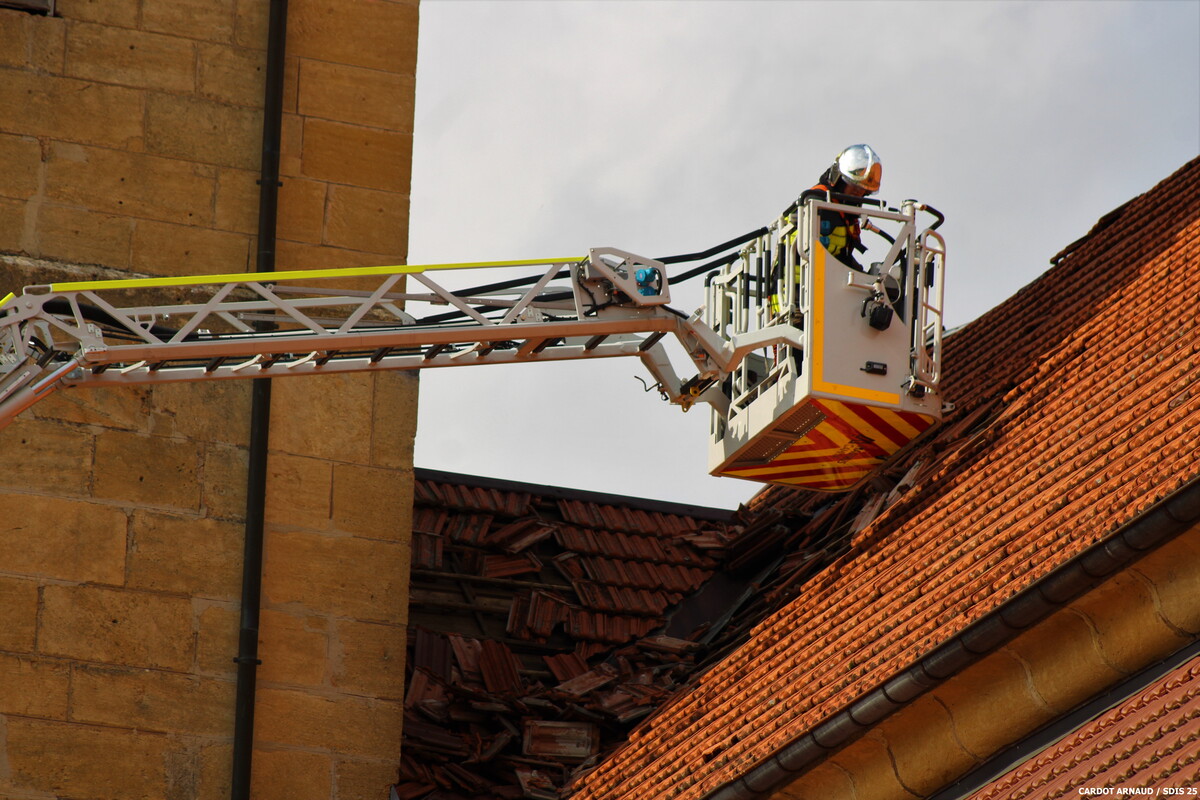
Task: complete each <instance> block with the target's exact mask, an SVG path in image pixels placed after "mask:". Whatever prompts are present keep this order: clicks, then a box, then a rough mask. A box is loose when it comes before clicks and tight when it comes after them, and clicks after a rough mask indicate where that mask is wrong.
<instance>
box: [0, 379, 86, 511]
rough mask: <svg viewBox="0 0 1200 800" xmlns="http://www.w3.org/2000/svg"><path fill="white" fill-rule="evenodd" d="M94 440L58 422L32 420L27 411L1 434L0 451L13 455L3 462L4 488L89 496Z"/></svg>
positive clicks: (1, 480) (0, 474) (0, 475)
mask: <svg viewBox="0 0 1200 800" xmlns="http://www.w3.org/2000/svg"><path fill="white" fill-rule="evenodd" d="M60 394H61V393H60ZM51 397H52V398H53V397H57V395H51ZM43 402H48V401H43ZM38 410H39V411H40V410H42V409H40V408H39V409H38ZM93 438H94V437H93V436H92V435H91V434H90V433H88V432H86V431H81V430H79V429H78V428H75V427H72V426H69V425H62V424H60V423H58V422H57V421H53V420H40V419H31V418H30V417H29V415H28V412H26V414H23V415H22V416H20V417H18V418H17V419H16V420H14V421H13V422H12V424H10V425H9V427H7V428H5V429H4V430H3V431H0V448H4V452H5V453H8V454H9V455H8V458H5V459H0V486H4V487H9V488H11V489H15V490H16V491H18V492H46V493H49V494H57V495H71V496H74V497H85V496H86V495H87V494H88V483H89V476H90V474H91V468H92V447H93V445H94V443H93Z"/></svg>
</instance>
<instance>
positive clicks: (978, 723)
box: [934, 650, 1054, 758]
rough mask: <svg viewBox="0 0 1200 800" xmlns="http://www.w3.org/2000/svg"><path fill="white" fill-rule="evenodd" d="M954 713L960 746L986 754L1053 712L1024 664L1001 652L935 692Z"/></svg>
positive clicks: (978, 756)
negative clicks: (1037, 690) (1036, 690)
mask: <svg viewBox="0 0 1200 800" xmlns="http://www.w3.org/2000/svg"><path fill="white" fill-rule="evenodd" d="M934 696H935V697H936V698H937V699H939V700H940V701H941V702H942V704H943V705H944V706H945V707H946V709H947V710H948V711H949V712H950V717H951V719H952V721H953V724H954V732H955V735H956V736H957V737H958V741H959V742H960V743H961V744H962V746H963V747H964V748H965V749H966V750H967V752H969V753H971V754H972V755H973V756H975V757H977V758H985V757H987V756H990V755H991V754H992V753H995V752H997V751H998V750H1000V749H1001V748H1002V747H1005V746H1007V745H1008V744H1010V743H1012V742H1015V741H1018V740H1019V739H1021V738H1022V737H1023V736H1025V735H1026V734H1028V733H1029V732H1031V731H1033V730H1034V729H1036V728H1037V727H1039V726H1040V725H1043V724H1045V723H1046V722H1049V721H1050V719H1052V718H1053V716H1054V713H1053V712H1052V711H1051V710H1050V709H1049V708H1047V707H1046V705H1045V703H1044V702H1043V701H1042V698H1041V697H1040V696H1038V694H1037V692H1035V691H1034V689H1033V684H1032V682H1031V681H1030V678H1029V675H1028V673H1027V672H1026V667H1025V665H1024V664H1023V663H1022V662H1021V661H1020V659H1018V658H1017V657H1016V656H1014V655H1013V654H1011V653H1009V652H1007V651H1004V650H1001V651H998V652H996V653H993V654H992V655H990V656H988V657H987V658H985V659H983V660H982V661H979V662H977V663H975V664H973V665H972V666H970V667H968V668H967V669H966V670H964V671H963V672H961V673H959V674H958V675H956V676H954V677H953V678H951V679H950V680H948V681H947V682H946V683H944V684H942V685H941V686H939V687H937V689H935V690H934Z"/></svg>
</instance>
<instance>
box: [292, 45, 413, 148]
mask: <svg viewBox="0 0 1200 800" xmlns="http://www.w3.org/2000/svg"><path fill="white" fill-rule="evenodd" d="M299 66H300V74H299V95H298V98H297V102H298V110H299V112H300V113H301V114H303V115H304V116H306V117H320V118H322V119H329V120H335V121H337V122H348V123H351V124H355V125H366V126H368V127H371V128H383V129H384V130H389V131H399V132H401V133H412V129H413V128H412V126H413V98H414V97H415V88H414V84H415V79H414V77H413V75H412V74H398V73H394V72H381V71H379V70H377V69H363V68H362V67H352V66H349V65H347V64H337V63H333V62H330V61H315V60H310V59H301V60H300V65H299Z"/></svg>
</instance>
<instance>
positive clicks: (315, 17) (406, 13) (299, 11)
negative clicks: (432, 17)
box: [288, 0, 417, 75]
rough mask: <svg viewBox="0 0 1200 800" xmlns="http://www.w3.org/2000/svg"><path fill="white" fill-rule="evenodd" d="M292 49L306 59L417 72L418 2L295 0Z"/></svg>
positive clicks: (291, 9) (290, 27) (291, 14)
mask: <svg viewBox="0 0 1200 800" xmlns="http://www.w3.org/2000/svg"><path fill="white" fill-rule="evenodd" d="M288 48H289V49H290V50H291V51H292V53H293V54H294V55H297V56H300V57H301V58H315V59H320V60H322V61H333V62H337V63H340V64H353V65H356V66H360V67H369V68H371V69H377V70H383V71H385V72H395V73H400V74H405V75H412V74H414V73H415V72H416V67H417V4H416V3H415V2H406V3H380V2H375V1H374V0H293V2H292V4H291V5H290V6H289V16H288Z"/></svg>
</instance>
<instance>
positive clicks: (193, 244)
mask: <svg viewBox="0 0 1200 800" xmlns="http://www.w3.org/2000/svg"><path fill="white" fill-rule="evenodd" d="M131 260H132V263H133V268H134V269H135V270H136V271H138V272H145V273H149V274H151V275H226V274H229V273H231V272H246V271H247V268H248V267H250V266H251V264H250V237H249V236H247V235H245V234H242V233H230V232H228V231H219V230H213V229H212V228H198V227H194V226H191V225H171V224H168V223H165V222H154V221H153V220H148V219H144V220H138V223H137V227H136V229H135V230H134V233H133V241H132V253H131Z"/></svg>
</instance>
